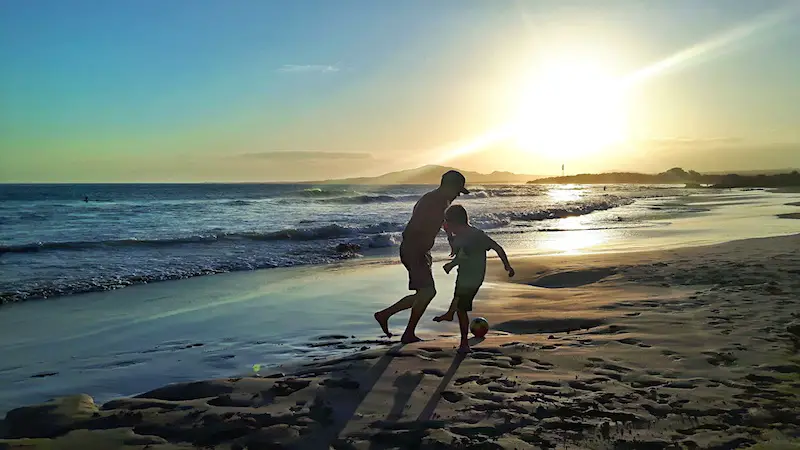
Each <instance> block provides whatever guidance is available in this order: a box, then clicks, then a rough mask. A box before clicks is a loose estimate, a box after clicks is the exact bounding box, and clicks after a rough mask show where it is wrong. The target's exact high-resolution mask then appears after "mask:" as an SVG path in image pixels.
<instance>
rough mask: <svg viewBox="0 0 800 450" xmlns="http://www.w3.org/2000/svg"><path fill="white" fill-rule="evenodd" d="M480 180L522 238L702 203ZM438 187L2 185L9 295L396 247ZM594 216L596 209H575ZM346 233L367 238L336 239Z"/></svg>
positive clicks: (474, 199)
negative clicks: (655, 204)
mask: <svg viewBox="0 0 800 450" xmlns="http://www.w3.org/2000/svg"><path fill="white" fill-rule="evenodd" d="M470 188H471V189H472V193H471V194H470V195H467V196H462V197H460V198H459V199H458V200H457V202H458V203H461V204H463V205H464V206H465V207H466V208H467V210H468V211H469V213H470V215H471V220H472V222H473V224H475V225H476V226H478V227H479V228H482V229H485V230H487V231H488V232H489V233H490V234H492V235H494V236H496V238H497V239H498V240H499V241H500V242H503V241H507V242H518V241H519V240H520V239H519V236H515V235H519V234H526V233H537V232H547V233H557V232H559V231H562V230H572V229H623V228H641V227H648V226H652V225H653V223H654V222H653V221H654V220H658V219H661V218H663V217H667V216H670V215H672V214H678V213H685V212H691V211H692V208H687V207H685V206H684V205H678V204H674V205H672V206H669V205H666V206H664V205H662V206H661V207H660V209H648V208H646V207H645V208H641V207H636V205H635V202H636V201H637V200H642V199H653V198H673V199H676V198H680V197H682V196H687V195H689V194H690V193H691V192H692V191H691V190H686V189H681V188H676V187H674V186H608V187H603V186H543V185H512V186H470ZM430 189H431V187H430V186H391V187H371V186H341V185H325V186H310V185H297V184H104V185H101V184H92V185H80V184H63V185H0V229H2V233H0V303H8V302H16V301H22V300H29V299H41V298H53V297H60V296H65V295H70V294H76V293H83V292H91V291H103V290H111V289H118V288H121V287H125V286H130V285H132V284H141V283H152V282H157V281H163V280H173V279H182V278H190V277H196V276H203V275H210V274H216V273H224V272H234V271H247V270H256V269H264V268H275V267H291V266H298V265H308V264H326V263H331V262H336V261H341V260H342V259H348V258H360V257H370V256H386V255H392V254H393V252H394V250H393V249H394V248H396V246H397V245H398V243H399V234H400V232H401V231H402V228H403V226H404V224H405V223H406V222H407V220H408V219H409V217H410V214H411V210H412V207H413V205H414V203H415V202H416V201H417V199H418V198H419V197H420V196H421V195H422V194H423V193H424V192H426V191H427V190H430ZM85 199H88V201H84V200H85ZM601 212H605V214H601ZM588 216H591V220H581V221H577V222H576V221H575V220H571V221H570V220H569V219H570V218H576V217H588ZM343 243H344V244H355V245H357V246H358V250H357V251H337V245H339V244H343ZM442 245H444V244H443V243H442V242H440V243H439V244H438V246H439V247H441V246H442ZM510 245H511V244H510ZM353 248H354V247H352V246H351V247H350V249H353ZM339 250H341V248H340V249H339Z"/></svg>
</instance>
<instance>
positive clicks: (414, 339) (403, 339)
mask: <svg viewBox="0 0 800 450" xmlns="http://www.w3.org/2000/svg"><path fill="white" fill-rule="evenodd" d="M421 340H422V339H420V338H418V337H417V336H416V335H413V334H412V335H411V336H406V335H403V337H401V338H400V342H402V343H403V344H413V343H414V342H420V341H421Z"/></svg>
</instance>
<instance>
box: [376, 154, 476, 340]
mask: <svg viewBox="0 0 800 450" xmlns="http://www.w3.org/2000/svg"><path fill="white" fill-rule="evenodd" d="M465 184H466V179H465V178H464V175H462V174H461V173H460V172H458V171H455V170H451V171H448V172H447V173H445V174H444V175H442V181H441V183H440V185H439V187H438V188H436V189H434V190H433V191H431V192H428V193H427V194H425V195H423V196H422V198H420V199H419V201H418V202H417V204H416V205H414V211H413V212H412V214H411V220H409V221H408V224H407V225H406V228H405V230H403V241H402V243H401V244H400V261H401V262H402V263H403V265H404V266H405V268H406V270H407V271H408V289H409V290H411V291H415V292H414V293H413V294H411V295H407V296H405V297H403V298H402V299H400V301H398V302H397V303H395V304H394V305H392V306H390V307H388V308H386V309H384V310H382V311H378V312H376V313H375V320H377V321H378V324H380V326H381V329H382V330H383V332H384V333H385V334H386V336H387V337H392V333H390V332H389V318H391V317H392V316H393V315H395V314H397V313H399V312H400V311H405V310H406V309H409V308H411V317H409V319H408V325H407V326H406V331H405V332H404V333H403V337H402V338H401V339H400V340H401V342H403V343H405V344H409V343H412V342H417V341H420V340H421V339H420V338H418V337H417V335H416V328H417V324H418V323H419V321H420V319H421V318H422V315H423V314H424V313H425V309H426V308H427V307H428V304H429V303H430V302H431V300H433V297H434V296H436V287H435V285H434V282H433V272H432V271H431V265H432V264H433V261H432V259H431V248H433V242H434V240H435V239H436V235H437V234H439V230H440V229H441V228H442V224H443V223H444V212H445V211H446V210H447V208H448V207H449V206H450V203H451V202H452V201H453V200H455V199H456V198H458V196H459V195H461V194H469V191H468V190H467V189H466V188H465V187H464V185H465ZM447 238H448V240H449V241H450V242H451V249H452V235H450V233H448V236H447ZM451 256H452V255H451Z"/></svg>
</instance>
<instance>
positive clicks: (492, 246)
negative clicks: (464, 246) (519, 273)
mask: <svg viewBox="0 0 800 450" xmlns="http://www.w3.org/2000/svg"><path fill="white" fill-rule="evenodd" d="M486 239H488V240H489V249H491V250H494V251H495V253H497V256H499V257H500V261H502V262H503V267H504V268H505V269H506V272H508V276H509V277H513V276H514V268H513V267H511V263H510V262H508V256H507V255H506V251H505V250H503V247H501V246H500V244H498V243H497V242H495V240H494V239H492V238H490V237H489V236H486Z"/></svg>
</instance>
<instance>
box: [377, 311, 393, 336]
mask: <svg viewBox="0 0 800 450" xmlns="http://www.w3.org/2000/svg"><path fill="white" fill-rule="evenodd" d="M375 320H377V321H378V325H380V326H381V330H383V333H384V334H385V335H386V337H389V338H390V337H392V333H390V332H389V318H388V317H386V316H384V315H382V314H381V313H379V312H376V313H375Z"/></svg>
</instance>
